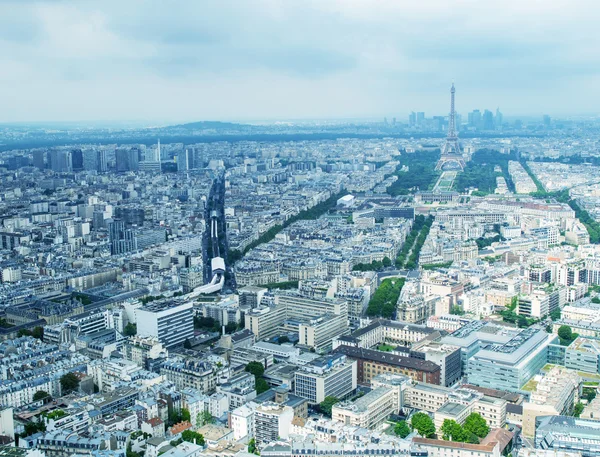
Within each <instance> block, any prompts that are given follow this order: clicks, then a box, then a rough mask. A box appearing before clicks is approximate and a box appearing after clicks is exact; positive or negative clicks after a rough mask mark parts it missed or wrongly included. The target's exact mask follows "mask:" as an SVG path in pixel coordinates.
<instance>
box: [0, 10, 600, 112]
mask: <svg viewBox="0 0 600 457" xmlns="http://www.w3.org/2000/svg"><path fill="white" fill-rule="evenodd" d="M599 18H600V1H598V0H590V1H578V0H565V1H560V0H544V1H542V0H540V1H535V0H514V1H513V0H503V1H495V0H474V1H458V0H373V1H358V0H315V1H308V0H279V1H276V0H264V1H258V0H257V1H254V0H238V1H227V0H215V1H210V0H178V1H175V0H146V1H136V0H118V1H112V0H96V1H86V0H71V1H61V0H46V1H31V0H14V1H13V0H2V1H1V2H0V122H11V121H65V120H69V121H71V120H147V121H149V122H171V121H195V120H264V119H273V120H275V119H315V118H317V119H318V118H356V117H374V118H379V117H383V116H388V117H390V116H397V117H398V118H399V119H402V120H404V119H405V116H406V115H407V113H408V112H410V111H411V110H414V111H425V112H426V115H427V116H430V115H433V114H447V112H448V89H449V86H450V84H451V82H452V80H454V81H455V84H456V87H457V109H458V111H459V112H461V113H465V114H466V112H467V111H470V110H472V109H474V108H480V109H484V108H489V109H492V110H495V108H496V107H497V106H499V107H500V109H501V111H502V112H503V113H504V115H505V116H510V115H526V114H531V115H537V114H542V113H550V114H553V115H561V114H596V113H598V111H600V109H599V106H600V90H599V88H600V25H599V24H598V19H599Z"/></svg>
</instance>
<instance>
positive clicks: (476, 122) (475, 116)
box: [468, 109, 481, 129]
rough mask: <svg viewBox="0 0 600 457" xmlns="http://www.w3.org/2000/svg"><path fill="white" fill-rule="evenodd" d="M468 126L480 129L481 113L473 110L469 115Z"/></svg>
mask: <svg viewBox="0 0 600 457" xmlns="http://www.w3.org/2000/svg"><path fill="white" fill-rule="evenodd" d="M468 120H469V126H470V127H475V128H476V129H478V128H481V111H479V110H478V109H474V110H473V111H471V112H470V113H469V118H468Z"/></svg>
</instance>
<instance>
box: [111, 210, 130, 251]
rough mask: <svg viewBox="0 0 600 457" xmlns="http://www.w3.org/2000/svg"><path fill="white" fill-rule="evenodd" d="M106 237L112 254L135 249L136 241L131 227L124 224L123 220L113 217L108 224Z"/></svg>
mask: <svg viewBox="0 0 600 457" xmlns="http://www.w3.org/2000/svg"><path fill="white" fill-rule="evenodd" d="M108 239H109V241H110V253H111V254H112V255H118V254H124V253H126V252H131V251H135V250H136V249H137V243H136V239H135V233H134V231H133V229H131V228H127V227H126V226H125V221H122V220H119V219H114V220H113V221H112V222H110V223H109V224H108Z"/></svg>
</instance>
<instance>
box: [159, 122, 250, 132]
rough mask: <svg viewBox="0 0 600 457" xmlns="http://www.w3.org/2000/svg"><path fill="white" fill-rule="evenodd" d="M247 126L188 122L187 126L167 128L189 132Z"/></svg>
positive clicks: (180, 125)
mask: <svg viewBox="0 0 600 457" xmlns="http://www.w3.org/2000/svg"><path fill="white" fill-rule="evenodd" d="M246 126H247V125H246V124H236V123H233V122H221V121H198V122H188V123H186V124H178V125H170V126H168V127H166V128H178V129H188V130H197V129H214V130H219V129H231V128H238V127H246Z"/></svg>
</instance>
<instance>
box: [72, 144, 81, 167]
mask: <svg viewBox="0 0 600 457" xmlns="http://www.w3.org/2000/svg"><path fill="white" fill-rule="evenodd" d="M71 163H72V165H73V170H83V151H82V150H81V149H73V150H72V151H71Z"/></svg>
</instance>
